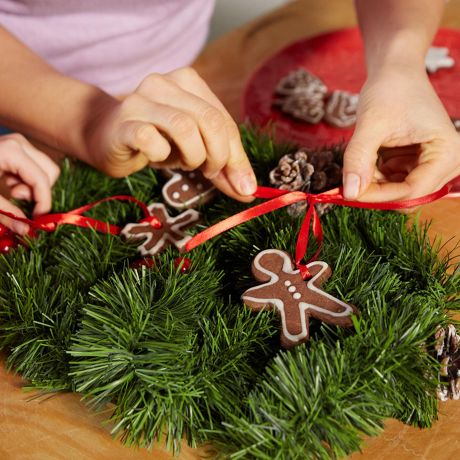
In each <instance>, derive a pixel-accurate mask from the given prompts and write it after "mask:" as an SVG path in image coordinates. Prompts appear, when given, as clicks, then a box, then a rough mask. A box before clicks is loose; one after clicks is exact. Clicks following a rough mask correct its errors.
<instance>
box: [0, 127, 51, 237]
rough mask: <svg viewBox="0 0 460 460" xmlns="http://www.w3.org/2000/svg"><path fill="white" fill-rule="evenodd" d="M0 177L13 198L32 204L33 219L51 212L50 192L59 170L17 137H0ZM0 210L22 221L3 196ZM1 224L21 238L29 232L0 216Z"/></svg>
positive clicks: (0, 201)
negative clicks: (33, 204) (31, 201)
mask: <svg viewBox="0 0 460 460" xmlns="http://www.w3.org/2000/svg"><path fill="white" fill-rule="evenodd" d="M0 175H1V176H2V177H4V180H5V184H6V185H7V187H9V189H10V195H11V197H12V198H16V199H19V200H27V201H30V200H34V201H35V207H34V210H33V214H34V215H40V214H44V213H46V212H48V211H49V210H50V209H51V188H52V186H53V184H54V183H55V182H56V180H57V178H58V177H59V167H58V166H57V165H56V164H55V163H54V162H53V161H52V160H51V159H50V158H49V157H48V156H47V155H45V154H44V153H43V152H41V151H39V150H37V149H36V148H35V147H34V146H33V145H31V144H30V143H29V142H28V141H27V140H26V139H25V138H24V137H23V136H21V135H20V134H7V135H5V136H1V137H0ZM0 209H2V210H3V211H7V212H10V213H13V214H15V215H17V216H20V217H25V215H24V213H23V212H22V211H21V210H20V209H19V208H18V207H17V206H15V205H13V203H11V202H10V201H9V200H8V199H7V198H5V197H3V196H0ZM0 223H2V224H3V225H6V226H7V227H8V228H10V229H11V230H13V231H14V232H16V233H18V234H20V235H24V234H26V233H27V232H28V226H27V224H24V223H22V222H17V221H14V220H12V219H9V218H8V217H5V216H0Z"/></svg>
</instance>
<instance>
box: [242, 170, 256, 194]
mask: <svg viewBox="0 0 460 460" xmlns="http://www.w3.org/2000/svg"><path fill="white" fill-rule="evenodd" d="M256 187H257V182H256V179H255V177H254V176H253V175H252V174H246V175H245V176H243V178H242V179H241V180H240V187H239V188H240V193H241V195H253V194H254V193H255V191H256Z"/></svg>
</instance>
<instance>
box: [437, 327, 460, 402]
mask: <svg viewBox="0 0 460 460" xmlns="http://www.w3.org/2000/svg"><path fill="white" fill-rule="evenodd" d="M435 339H436V345H435V350H436V357H437V359H438V361H439V363H440V364H441V370H440V380H441V384H440V386H439V388H438V398H439V399H440V400H441V401H447V400H448V399H456V400H457V399H460V335H458V334H457V331H456V330H455V326H454V325H453V324H449V325H448V326H447V327H446V328H443V327H439V328H438V329H437V330H436V334H435Z"/></svg>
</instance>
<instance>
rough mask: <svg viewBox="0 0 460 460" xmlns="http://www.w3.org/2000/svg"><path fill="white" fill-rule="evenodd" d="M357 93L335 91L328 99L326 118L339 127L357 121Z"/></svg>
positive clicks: (346, 126)
mask: <svg viewBox="0 0 460 460" xmlns="http://www.w3.org/2000/svg"><path fill="white" fill-rule="evenodd" d="M358 99H359V96H358V95H357V94H352V93H349V92H347V91H334V92H333V93H332V94H331V95H330V96H329V99H328V100H327V104H326V110H325V114H324V120H325V121H327V122H328V123H329V124H330V125H332V126H336V127H337V128H348V127H350V126H353V125H354V124H355V123H356V109H357V108H358Z"/></svg>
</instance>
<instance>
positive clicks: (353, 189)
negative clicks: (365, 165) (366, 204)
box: [343, 173, 361, 200]
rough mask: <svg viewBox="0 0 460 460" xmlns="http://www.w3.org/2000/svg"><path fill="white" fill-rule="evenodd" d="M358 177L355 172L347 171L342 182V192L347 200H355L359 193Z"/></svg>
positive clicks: (359, 182)
mask: <svg viewBox="0 0 460 460" xmlns="http://www.w3.org/2000/svg"><path fill="white" fill-rule="evenodd" d="M360 184H361V179H360V177H359V176H358V175H357V174H355V173H348V174H347V175H346V176H345V180H344V183H343V194H344V196H345V198H346V199H347V200H355V199H356V198H358V195H359V187H360Z"/></svg>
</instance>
